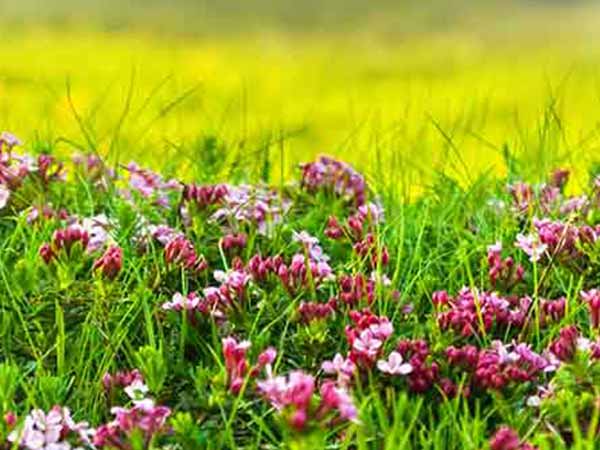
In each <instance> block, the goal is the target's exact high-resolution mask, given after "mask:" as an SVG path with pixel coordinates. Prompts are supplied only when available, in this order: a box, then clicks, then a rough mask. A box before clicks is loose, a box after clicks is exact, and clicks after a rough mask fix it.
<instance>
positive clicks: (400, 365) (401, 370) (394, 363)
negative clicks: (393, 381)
mask: <svg viewBox="0 0 600 450" xmlns="http://www.w3.org/2000/svg"><path fill="white" fill-rule="evenodd" d="M377 368H378V369H379V370H380V371H381V372H383V373H387V374H390V375H408V374H409V373H411V372H412V371H413V367H412V365H410V363H407V362H404V360H403V358H402V355H401V354H400V353H398V352H395V351H394V352H392V353H390V355H389V356H388V359H387V361H386V360H384V359H380V360H379V361H377Z"/></svg>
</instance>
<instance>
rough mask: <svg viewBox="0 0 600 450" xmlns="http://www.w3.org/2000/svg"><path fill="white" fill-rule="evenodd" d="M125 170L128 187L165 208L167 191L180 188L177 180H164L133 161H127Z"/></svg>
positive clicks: (174, 190) (167, 199) (167, 196)
mask: <svg viewBox="0 0 600 450" xmlns="http://www.w3.org/2000/svg"><path fill="white" fill-rule="evenodd" d="M126 170H127V173H128V175H129V180H128V181H129V187H130V188H131V189H132V190H133V191H135V192H137V193H138V194H140V195H141V196H142V197H143V198H147V199H151V200H152V201H153V202H154V203H155V204H156V205H158V206H162V207H164V208H167V207H168V206H169V193H170V192H178V191H179V190H180V189H181V186H180V184H179V183H178V182H177V181H175V180H168V181H165V180H164V179H163V178H162V177H161V176H160V175H159V174H157V173H155V172H152V171H151V170H149V169H143V168H141V167H140V166H138V165H137V164H136V163H134V162H131V163H129V164H128V165H127V167H126Z"/></svg>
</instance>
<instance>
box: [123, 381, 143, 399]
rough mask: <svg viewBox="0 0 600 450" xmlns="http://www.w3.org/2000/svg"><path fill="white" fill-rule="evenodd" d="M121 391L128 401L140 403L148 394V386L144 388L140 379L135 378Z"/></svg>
mask: <svg viewBox="0 0 600 450" xmlns="http://www.w3.org/2000/svg"><path fill="white" fill-rule="evenodd" d="M123 390H124V391H125V393H126V394H127V396H128V397H129V398H130V399H132V400H134V401H136V400H138V401H140V400H143V399H144V398H145V397H146V394H147V393H148V386H146V384H145V383H144V382H143V380H142V379H141V378H136V379H135V380H133V381H132V382H131V383H129V384H128V385H127V386H126V387H125V389H123Z"/></svg>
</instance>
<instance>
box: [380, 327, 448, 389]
mask: <svg viewBox="0 0 600 450" xmlns="http://www.w3.org/2000/svg"><path fill="white" fill-rule="evenodd" d="M396 353H398V355H399V356H400V357H398V356H394V357H393V360H392V358H391V355H390V357H388V363H390V362H394V363H396V372H397V373H396V374H399V375H408V376H407V380H408V387H409V389H410V390H411V391H412V392H416V393H422V392H426V391H427V390H429V389H430V388H431V387H432V386H433V385H434V383H435V382H436V381H437V380H438V377H439V369H440V368H439V364H438V363H437V362H436V361H432V356H431V351H430V349H429V345H428V344H427V342H426V341H425V340H423V339H403V340H401V341H400V342H398V345H397V346H396ZM404 361H406V364H408V365H410V370H409V369H408V366H404V365H403V364H405V363H404ZM380 370H381V367H380Z"/></svg>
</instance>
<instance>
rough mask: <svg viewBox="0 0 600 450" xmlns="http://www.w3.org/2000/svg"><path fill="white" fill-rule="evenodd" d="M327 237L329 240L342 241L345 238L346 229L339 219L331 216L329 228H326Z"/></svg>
mask: <svg viewBox="0 0 600 450" xmlns="http://www.w3.org/2000/svg"><path fill="white" fill-rule="evenodd" d="M325 236H327V237H328V238H329V239H334V240H337V239H341V238H342V237H343V236H344V229H343V228H342V226H341V225H340V223H339V222H338V219H337V217H335V216H329V219H327V228H325Z"/></svg>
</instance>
